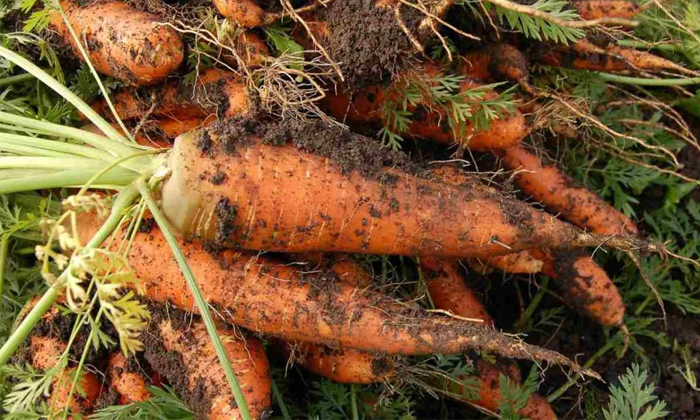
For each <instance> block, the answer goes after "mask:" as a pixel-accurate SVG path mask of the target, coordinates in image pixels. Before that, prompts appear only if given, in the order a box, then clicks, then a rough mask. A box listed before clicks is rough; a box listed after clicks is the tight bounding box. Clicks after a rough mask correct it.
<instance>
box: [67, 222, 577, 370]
mask: <svg viewBox="0 0 700 420" xmlns="http://www.w3.org/2000/svg"><path fill="white" fill-rule="evenodd" d="M88 216H90V215H88V214H85V215H83V218H82V219H81V220H80V226H81V228H82V232H81V234H82V235H90V234H91V233H93V232H95V231H96V230H97V228H98V226H99V223H98V222H97V221H96V218H95V217H92V218H91V219H92V220H90V218H89V217H88ZM116 242H117V243H118V242H119V241H116ZM180 246H181V247H182V248H183V249H184V252H185V254H186V255H187V256H188V262H189V265H190V268H191V269H192V272H193V274H194V276H195V278H197V279H198V283H199V285H200V288H201V289H202V293H203V296H204V298H205V300H206V301H207V302H209V303H210V304H212V305H217V306H218V307H220V308H225V310H222V311H221V313H222V314H224V315H225V316H226V317H227V319H228V320H229V321H230V322H232V323H234V324H236V325H239V326H241V327H245V328H247V329H249V330H252V331H256V332H260V333H264V334H269V335H273V336H276V337H280V338H283V339H286V340H290V341H305V342H315V343H325V344H331V345H340V346H342V347H347V348H355V349H361V350H368V351H375V352H384V353H387V354H433V353H445V354H447V353H455V352H460V351H462V350H464V349H466V348H475V349H479V350H482V351H496V352H498V353H499V354H502V355H504V356H506V357H525V358H533V357H534V358H536V359H540V358H546V359H547V360H549V361H551V362H553V363H561V364H565V365H567V366H572V367H573V368H575V369H578V367H577V366H576V365H574V364H572V363H571V362H570V361H569V360H568V359H566V358H564V357H562V356H561V355H559V354H557V353H554V352H550V351H548V350H544V349H538V348H535V347H532V346H528V345H527V344H524V343H522V342H521V341H520V340H516V339H513V338H511V337H507V336H503V335H500V334H497V333H496V332H495V331H493V330H492V329H490V328H487V327H484V326H482V325H477V324H476V323H471V322H463V321H461V320H458V319H453V318H448V317H441V316H431V315H429V314H427V313H425V312H422V311H421V310H420V309H419V308H417V307H412V306H411V305H406V304H399V303H398V302H396V301H394V300H393V299H391V298H388V297H385V296H382V295H380V294H378V293H376V292H372V291H369V290H358V289H356V288H354V287H351V286H348V285H345V284H331V283H329V282H328V280H325V279H324V278H323V277H321V278H314V277H313V276H311V275H305V276H304V277H301V276H300V274H301V272H300V271H299V270H298V269H297V268H295V267H293V266H289V265H284V264H279V263H275V262H272V261H270V260H266V259H265V258H264V257H263V256H256V255H251V254H244V253H238V252H235V251H232V250H223V251H220V252H218V253H215V254H210V253H208V252H207V251H206V250H205V249H204V247H203V246H202V245H200V244H198V243H196V242H190V243H184V242H182V243H181V244H180ZM164 249H167V244H166V242H165V238H164V237H163V236H162V234H161V233H160V232H158V231H157V230H156V229H155V228H154V229H152V230H151V232H149V233H137V234H136V236H135V238H134V241H133V244H132V247H131V250H130V253H129V256H128V257H129V262H130V264H131V266H132V267H133V269H134V272H135V275H136V276H137V277H138V278H139V280H140V284H141V286H142V287H143V290H144V293H145V294H146V296H147V297H148V298H149V299H152V300H154V301H156V302H170V303H172V304H174V305H175V306H177V307H179V308H182V309H185V310H194V309H195V305H194V298H193V297H192V294H191V293H190V292H189V290H188V288H187V286H186V283H185V279H184V278H183V277H182V274H181V272H180V270H179V267H178V265H177V264H176V262H175V260H174V259H172V258H169V257H166V258H163V252H164V251H163V250H164ZM381 308H390V309H391V311H390V312H389V311H386V310H384V309H381ZM407 320H410V323H409V324H406V321H407ZM151 363H153V362H151ZM156 370H157V369H156Z"/></svg>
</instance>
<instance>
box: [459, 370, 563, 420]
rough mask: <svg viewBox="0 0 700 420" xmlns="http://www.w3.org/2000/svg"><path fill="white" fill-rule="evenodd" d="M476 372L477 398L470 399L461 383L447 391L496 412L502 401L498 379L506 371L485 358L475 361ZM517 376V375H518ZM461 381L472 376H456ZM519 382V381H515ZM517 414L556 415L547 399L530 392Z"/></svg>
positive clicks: (539, 419) (540, 418)
mask: <svg viewBox="0 0 700 420" xmlns="http://www.w3.org/2000/svg"><path fill="white" fill-rule="evenodd" d="M476 368H477V372H476V374H475V376H474V377H476V378H478V379H479V390H478V398H477V399H476V400H474V399H472V398H471V396H470V395H469V393H467V390H466V387H464V386H463V385H457V384H451V386H450V387H449V389H448V390H449V391H450V392H451V395H452V397H453V398H456V399H458V400H461V401H464V402H467V403H469V404H473V405H475V406H478V407H481V408H485V409H486V410H489V411H491V412H494V413H497V412H498V411H499V409H500V405H501V402H502V395H501V387H500V383H499V379H500V376H501V375H504V374H505V375H507V373H508V372H507V371H506V370H504V369H503V368H502V367H499V366H496V365H494V364H492V363H489V362H487V361H485V360H478V361H477V363H476ZM518 376H519V375H518ZM458 379H460V380H461V381H463V382H466V381H468V380H469V379H472V377H460V378H458ZM516 382H519V381H516ZM518 414H520V415H521V416H523V417H524V418H527V419H531V420H551V419H556V418H557V415H556V413H554V409H553V408H552V406H550V405H549V403H548V402H547V400H546V399H545V398H543V397H542V396H540V395H537V394H531V395H530V396H529V397H528V400H527V402H526V403H525V406H524V407H523V408H521V409H520V410H519V411H518Z"/></svg>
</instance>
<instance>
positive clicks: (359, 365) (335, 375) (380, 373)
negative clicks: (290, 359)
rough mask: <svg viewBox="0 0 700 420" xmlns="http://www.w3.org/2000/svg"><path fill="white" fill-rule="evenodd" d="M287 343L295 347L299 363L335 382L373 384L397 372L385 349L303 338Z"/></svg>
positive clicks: (296, 360) (296, 361) (296, 359)
mask: <svg viewBox="0 0 700 420" xmlns="http://www.w3.org/2000/svg"><path fill="white" fill-rule="evenodd" d="M287 346H294V347H295V348H294V350H293V354H294V355H295V356H296V357H295V363H297V364H298V365H299V366H301V367H303V368H304V369H306V370H308V371H310V372H313V373H315V374H316V375H319V376H323V377H325V378H328V379H330V380H332V381H334V382H339V383H345V384H371V383H376V382H383V381H385V380H388V379H389V378H390V377H391V376H392V375H393V374H395V370H394V366H393V363H392V360H391V358H389V357H387V356H386V355H384V354H381V353H372V352H369V351H362V350H355V349H348V348H342V347H340V348H332V347H330V346H324V345H319V344H313V343H301V342H300V343H296V345H292V344H287Z"/></svg>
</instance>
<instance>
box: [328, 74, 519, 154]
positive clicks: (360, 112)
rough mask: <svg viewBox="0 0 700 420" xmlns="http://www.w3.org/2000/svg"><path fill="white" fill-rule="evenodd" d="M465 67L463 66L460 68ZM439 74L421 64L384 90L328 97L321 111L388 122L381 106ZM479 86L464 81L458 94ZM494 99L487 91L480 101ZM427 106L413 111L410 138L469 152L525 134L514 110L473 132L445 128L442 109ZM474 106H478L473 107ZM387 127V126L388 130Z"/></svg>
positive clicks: (511, 141)
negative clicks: (456, 145) (455, 145)
mask: <svg viewBox="0 0 700 420" xmlns="http://www.w3.org/2000/svg"><path fill="white" fill-rule="evenodd" d="M464 67H465V68H466V67H467V64H465V65H464ZM439 73H440V68H439V67H438V66H436V65H434V64H432V63H424V64H423V67H422V68H420V69H417V70H416V69H414V70H408V71H405V72H403V73H401V74H400V75H398V76H396V77H395V79H394V80H393V82H392V83H391V84H390V85H389V86H388V87H387V86H384V85H374V86H369V87H367V88H365V89H363V90H360V91H358V92H355V93H351V92H343V93H340V94H337V95H333V94H329V95H327V97H326V100H325V102H324V104H325V109H326V110H327V112H329V113H330V114H331V115H333V116H334V117H336V118H338V119H339V120H341V121H346V122H348V123H353V124H359V123H375V124H377V123H381V124H387V123H389V124H390V123H391V116H390V115H389V114H387V113H386V112H385V103H386V102H388V101H395V100H397V99H400V98H402V95H403V92H404V91H405V90H406V89H407V88H408V87H409V86H410V85H418V86H422V85H425V84H426V83H428V84H429V83H431V82H430V80H429V79H427V77H430V76H435V75H437V74H439ZM479 86H481V85H480V84H479V83H477V82H475V81H473V80H470V79H467V80H463V81H462V82H461V83H460V91H461V92H464V91H468V90H470V89H474V88H477V87H479ZM497 97H498V94H497V93H496V92H495V91H492V92H489V93H487V94H486V95H485V97H484V99H487V100H493V99H495V98H497ZM426 100H427V101H428V102H427V104H426V105H425V106H424V107H422V108H420V109H418V110H416V109H411V110H412V111H416V112H415V115H414V116H413V117H412V121H411V123H410V126H409V128H408V134H409V135H411V136H413V137H418V138H423V139H427V140H432V141H437V142H439V143H443V144H450V145H451V144H459V145H461V146H463V147H466V148H469V149H472V150H488V149H501V148H505V147H510V146H513V145H515V144H518V143H520V141H521V140H522V139H523V137H525V136H526V135H527V133H528V128H527V125H526V122H525V118H524V117H523V115H522V114H521V113H520V112H519V111H517V110H515V111H513V112H512V113H511V114H508V115H506V116H504V117H503V118H499V119H495V120H493V121H491V123H490V126H489V128H487V129H482V130H476V129H475V128H474V125H473V124H472V123H467V124H465V125H464V127H460V128H457V127H454V129H453V128H451V127H449V126H448V125H447V115H446V112H449V111H445V110H444V109H443V108H441V107H440V106H438V105H436V104H432V105H431V100H430V98H427V99H426ZM475 106H478V105H475ZM390 128H391V127H390Z"/></svg>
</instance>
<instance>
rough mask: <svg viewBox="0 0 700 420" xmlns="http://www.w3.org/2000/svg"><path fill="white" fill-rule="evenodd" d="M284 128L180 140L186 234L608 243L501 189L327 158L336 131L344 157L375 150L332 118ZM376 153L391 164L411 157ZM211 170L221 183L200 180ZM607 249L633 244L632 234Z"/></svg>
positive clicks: (304, 242) (169, 200) (504, 246)
mask: <svg viewBox="0 0 700 420" xmlns="http://www.w3.org/2000/svg"><path fill="white" fill-rule="evenodd" d="M251 123H253V122H251ZM279 124H280V125H279V126H275V125H273V124H269V123H268V125H264V126H261V127H258V128H255V127H254V126H252V127H251V126H250V125H248V126H246V125H242V124H241V125H238V126H236V128H234V125H233V124H232V123H227V124H226V126H225V128H226V130H230V131H227V132H228V133H231V134H225V133H222V134H218V133H217V129H207V130H204V131H200V132H199V133H198V134H192V135H182V136H180V137H179V138H178V139H177V140H176V141H175V146H174V149H173V151H172V154H171V156H170V161H169V165H170V168H171V171H172V172H171V175H170V177H169V178H168V179H167V180H166V182H165V184H164V186H163V188H162V191H161V193H162V195H163V202H162V206H163V211H164V212H165V214H166V215H167V216H168V218H169V220H170V222H171V223H172V226H173V227H174V228H175V229H176V230H177V231H178V232H179V234H180V235H182V237H184V238H186V239H193V238H197V237H199V238H202V239H203V240H208V241H215V242H217V243H218V244H219V245H222V246H236V247H242V248H245V249H251V250H270V251H284V252H309V251H326V252H364V253H373V254H398V255H435V256H444V257H483V256H488V255H498V254H504V253H512V252H515V251H518V250H523V249H529V248H532V247H535V246H545V247H549V248H569V247H581V246H597V245H599V244H600V243H601V242H602V240H601V239H602V238H600V237H598V236H596V235H592V234H587V233H583V232H581V231H579V230H578V229H576V228H574V227H573V226H571V225H569V224H566V223H564V222H561V221H558V220H557V219H555V218H553V217H551V216H549V215H547V214H546V213H544V212H541V211H538V210H535V209H533V208H531V207H529V206H527V205H525V204H524V203H521V202H519V201H516V200H513V199H509V198H507V197H503V196H501V195H499V194H495V193H492V192H491V191H485V192H484V193H483V194H474V192H473V191H468V190H467V189H462V188H456V187H452V186H448V185H445V184H441V183H436V182H433V181H430V180H427V179H423V178H420V177H417V176H413V175H409V174H408V173H406V172H404V171H401V170H399V169H386V168H384V167H382V166H372V167H371V168H370V167H365V168H364V169H362V170H363V171H365V172H366V174H363V173H360V172H358V171H357V170H355V171H350V169H349V168H351V167H354V165H355V163H353V161H350V160H346V161H342V162H341V160H343V159H345V158H342V157H341V156H335V155H332V154H329V155H328V156H329V157H330V159H329V158H326V157H323V156H321V155H318V154H314V153H310V152H312V151H316V152H317V153H324V152H323V150H328V149H324V148H323V147H325V146H324V145H327V144H328V143H327V141H326V139H327V138H333V137H336V138H337V139H338V141H343V142H344V143H343V144H342V145H340V144H339V145H338V149H333V150H339V149H342V150H344V151H343V152H341V155H342V153H345V152H347V154H346V155H345V156H346V158H348V159H357V157H358V155H356V154H355V153H356V152H355V150H357V153H360V156H361V158H360V159H361V162H362V163H366V162H367V159H366V158H365V155H363V154H362V153H369V154H371V153H374V152H369V150H368V149H367V148H368V147H372V146H370V145H369V144H368V141H367V140H366V139H364V138H362V137H359V136H353V135H351V134H348V133H347V132H345V131H343V130H342V129H339V128H338V129H337V130H335V129H333V128H330V127H326V126H324V125H321V123H319V125H313V124H306V123H299V124H298V125H295V124H296V123H294V124H292V125H289V126H286V125H285V124H286V123H285V122H280V123H279ZM264 129H268V130H270V131H268V133H273V134H274V135H277V134H276V133H279V132H281V133H285V134H283V135H285V136H289V137H291V138H293V139H296V141H298V142H299V143H298V144H299V146H300V147H302V148H304V149H305V150H304V149H302V150H300V149H298V148H295V147H293V146H292V145H291V144H286V143H285V144H283V145H278V146H276V145H272V144H269V143H267V142H263V140H262V139H261V138H260V137H256V136H254V135H251V134H248V133H250V132H249V131H247V130H264ZM277 130H279V131H277ZM282 130H286V131H282ZM323 136H332V137H323ZM283 138H284V137H283ZM277 141H279V140H277ZM319 141H320V143H319ZM302 142H304V143H303V144H302ZM322 146H323V147H322ZM356 147H358V148H360V149H355V148H356ZM361 150H364V151H361ZM368 159H374V161H375V162H382V161H383V159H388V160H384V161H386V162H390V161H391V159H399V160H400V156H398V155H391V157H390V156H389V155H387V154H386V153H385V154H384V157H382V155H381V154H379V155H374V157H372V158H368ZM399 160H394V162H397V164H398V163H399ZM404 162H405V161H404ZM339 165H344V166H339ZM403 165H404V166H405V165H406V163H404V164H403ZM344 167H345V168H348V169H346V171H347V172H345V171H344V170H343V168H344ZM406 167H407V168H408V166H406ZM312 168H313V169H312ZM309 171H311V172H309ZM312 172H313V173H314V175H313V176H310V175H309V174H310V173H312ZM282 174H284V176H282ZM217 175H221V176H217ZM212 177H214V178H216V182H202V181H201V180H202V179H212ZM475 188H476V187H475ZM447 197H449V199H447ZM607 244H608V245H614V246H620V247H627V246H631V243H630V242H629V238H625V240H624V241H622V240H621V239H620V238H618V239H617V241H615V240H614V239H612V240H609V241H608V242H607ZM634 246H639V241H637V243H635V244H634Z"/></svg>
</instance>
